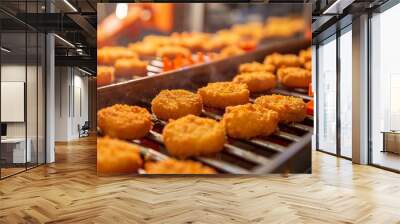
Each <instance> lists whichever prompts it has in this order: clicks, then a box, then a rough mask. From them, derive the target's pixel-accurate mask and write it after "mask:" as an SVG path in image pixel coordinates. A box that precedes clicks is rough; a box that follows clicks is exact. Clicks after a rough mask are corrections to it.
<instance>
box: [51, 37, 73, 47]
mask: <svg viewBox="0 0 400 224" xmlns="http://www.w3.org/2000/svg"><path fill="white" fill-rule="evenodd" d="M54 36H55V37H57V38H58V39H59V40H61V41H62V42H64V43H65V44H67V45H68V46H70V47H73V48H75V45H73V44H72V43H71V42H69V41H68V40H66V39H64V38H62V37H60V36H59V35H57V34H54Z"/></svg>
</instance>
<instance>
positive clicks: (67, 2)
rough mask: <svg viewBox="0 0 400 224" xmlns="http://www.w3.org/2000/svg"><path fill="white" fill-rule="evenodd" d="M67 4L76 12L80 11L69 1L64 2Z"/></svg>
mask: <svg viewBox="0 0 400 224" xmlns="http://www.w3.org/2000/svg"><path fill="white" fill-rule="evenodd" d="M64 2H65V4H67V5H68V6H69V7H70V8H71V9H72V10H73V11H74V12H78V10H77V9H76V8H75V7H74V6H73V5H72V4H71V3H70V2H69V1H68V0H64Z"/></svg>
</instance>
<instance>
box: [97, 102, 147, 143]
mask: <svg viewBox="0 0 400 224" xmlns="http://www.w3.org/2000/svg"><path fill="white" fill-rule="evenodd" d="M97 119H98V126H99V128H100V129H101V131H102V132H103V134H104V135H108V136H110V137H113V138H119V139H126V140H131V139H138V138H142V137H144V136H145V135H147V133H149V131H150V129H151V128H152V127H153V124H152V122H151V115H150V113H149V112H148V111H147V110H146V109H145V108H141V107H138V106H129V105H126V104H115V105H113V106H111V107H106V108H103V109H101V110H99V111H98V112H97Z"/></svg>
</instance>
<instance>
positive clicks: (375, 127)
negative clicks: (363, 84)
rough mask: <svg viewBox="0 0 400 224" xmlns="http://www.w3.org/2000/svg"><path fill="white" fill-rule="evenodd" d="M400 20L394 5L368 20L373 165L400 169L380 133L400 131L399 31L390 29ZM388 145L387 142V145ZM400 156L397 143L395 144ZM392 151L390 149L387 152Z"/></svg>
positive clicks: (399, 9)
mask: <svg viewBox="0 0 400 224" xmlns="http://www.w3.org/2000/svg"><path fill="white" fill-rule="evenodd" d="M398 21H400V5H396V6H394V7H392V8H390V9H388V10H387V11H384V12H383V13H381V14H376V15H374V16H373V17H372V19H371V23H372V24H371V26H372V31H373V32H371V33H372V38H371V40H372V49H371V50H372V54H371V57H372V75H371V76H372V77H371V78H372V80H371V87H372V90H371V96H372V99H371V110H372V111H371V121H372V127H371V133H372V163H373V164H377V165H381V166H384V167H388V168H391V169H395V170H400V156H399V154H396V153H393V152H382V151H383V150H384V145H383V142H384V141H383V134H382V132H387V131H398V130H400V103H399V102H400V101H399V96H400V63H399V60H398V54H399V52H400V45H399V44H398V40H399V39H400V32H398V29H393V27H397V26H398ZM389 143H390V142H389ZM395 144H397V145H395V146H396V147H394V148H397V149H399V150H398V152H397V153H400V145H399V144H400V143H395ZM390 151H392V150H390Z"/></svg>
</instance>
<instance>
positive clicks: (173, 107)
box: [151, 89, 203, 121]
mask: <svg viewBox="0 0 400 224" xmlns="http://www.w3.org/2000/svg"><path fill="white" fill-rule="evenodd" d="M202 109H203V101H202V100H201V97H200V95H199V94H196V93H192V92H189V91H187V90H183V89H175V90H162V91H161V92H160V93H159V94H158V95H157V96H156V97H155V98H154V99H153V100H152V101H151V110H152V111H153V113H154V114H155V115H156V116H157V117H158V118H160V119H162V120H166V121H168V120H169V119H177V118H180V117H183V116H186V115H189V114H193V115H199V114H200V113H201V110H202Z"/></svg>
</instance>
